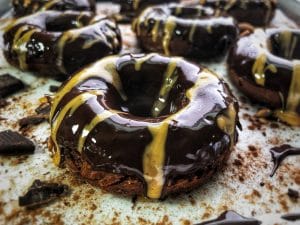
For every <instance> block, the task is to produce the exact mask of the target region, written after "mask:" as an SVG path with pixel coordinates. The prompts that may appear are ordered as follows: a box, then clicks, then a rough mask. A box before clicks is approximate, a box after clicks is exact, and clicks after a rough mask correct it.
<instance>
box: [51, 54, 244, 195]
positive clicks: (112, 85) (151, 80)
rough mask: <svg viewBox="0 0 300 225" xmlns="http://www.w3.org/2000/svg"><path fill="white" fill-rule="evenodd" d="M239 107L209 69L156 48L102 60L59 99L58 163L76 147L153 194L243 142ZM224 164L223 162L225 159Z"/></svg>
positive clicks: (54, 134) (54, 114)
mask: <svg viewBox="0 0 300 225" xmlns="http://www.w3.org/2000/svg"><path fill="white" fill-rule="evenodd" d="M237 112H238V106H237V102H236V101H235V99H234V97H233V96H232V94H231V93H230V91H229V90H228V88H227V86H226V85H225V84H224V82H223V81H222V80H220V79H219V78H218V77H217V76H216V75H215V74H213V73H212V72H211V71H209V70H207V69H205V68H202V67H199V66H197V65H194V64H191V63H189V62H187V61H185V60H183V59H181V58H168V57H163V56H160V55H158V54H149V55H124V56H121V57H118V56H112V57H107V58H104V59H103V60H100V61H98V62H96V63H94V64H93V65H91V66H89V67H87V68H86V69H83V70H82V71H80V72H79V73H77V74H75V75H74V76H73V77H72V78H70V79H69V81H68V82H66V83H65V84H64V85H63V86H62V88H61V89H60V91H59V92H58V93H57V95H56V97H55V98H54V101H53V105H52V110H51V116H50V117H51V128H52V129H51V139H52V142H53V146H54V148H53V151H54V162H55V163H56V164H58V165H59V164H62V163H63V157H64V155H68V152H72V151H75V152H78V153H79V154H80V155H81V156H80V157H81V159H82V160H84V161H86V162H88V164H89V165H90V166H91V167H92V168H93V169H94V170H99V171H107V172H111V173H116V174H126V175H130V176H132V177H134V178H135V179H138V180H140V181H141V182H142V183H143V184H144V185H143V186H144V191H145V192H144V194H145V195H146V196H148V197H150V198H161V197H163V196H164V194H165V193H164V188H165V185H166V184H167V183H168V182H170V181H172V180H173V179H176V178H178V177H180V176H183V177H184V176H188V175H189V174H193V173H195V172H196V171H199V170H204V169H207V168H211V169H212V170H213V168H214V167H215V162H216V161H217V160H218V159H219V158H220V157H222V155H223V154H228V152H229V151H230V149H231V147H232V146H233V145H234V144H235V142H236V140H237V133H236V124H237V122H238V121H237ZM222 163H223V162H222Z"/></svg>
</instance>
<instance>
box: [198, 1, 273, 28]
mask: <svg viewBox="0 0 300 225" xmlns="http://www.w3.org/2000/svg"><path fill="white" fill-rule="evenodd" d="M200 4H201V5H203V6H209V7H213V8H215V9H218V10H221V11H222V13H224V12H225V13H226V14H228V15H230V16H233V17H234V18H235V19H236V20H237V21H238V22H246V23H250V24H252V25H254V26H266V25H268V24H269V22H270V21H271V19H272V18H273V16H274V12H275V9H276V1H275V0H248V1H245V0H233V1H228V0H200Z"/></svg>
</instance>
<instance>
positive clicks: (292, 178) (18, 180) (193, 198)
mask: <svg viewBox="0 0 300 225" xmlns="http://www.w3.org/2000/svg"><path fill="white" fill-rule="evenodd" d="M102 10H103V8H102ZM121 29H122V33H123V35H124V37H125V38H124V43H125V51H126V52H128V51H132V50H133V49H135V48H132V46H135V44H136V40H135V39H134V36H133V34H132V32H131V30H130V27H129V26H121ZM206 66H207V67H208V68H210V69H211V70H213V71H215V72H217V73H218V74H219V75H220V76H222V77H224V78H225V79H226V80H227V75H226V70H225V64H224V62H219V63H206ZM4 73H10V74H12V75H14V76H16V77H18V78H20V79H21V80H23V81H24V82H25V83H26V84H27V85H28V88H27V89H26V90H25V91H23V92H20V93H18V94H16V95H14V96H11V97H10V98H8V100H9V101H10V102H11V104H10V105H9V106H7V107H6V108H4V109H0V116H1V117H4V118H6V119H7V120H5V121H0V131H2V130H6V129H13V130H18V129H19V127H18V125H17V121H18V120H19V119H21V118H23V117H25V116H28V115H32V114H33V113H34V109H35V108H37V106H38V105H39V99H40V98H41V97H43V96H44V95H45V94H50V95H51V94H52V93H50V92H49V86H50V85H58V84H59V83H58V82H57V81H54V80H52V79H49V78H43V77H37V76H34V75H32V74H31V73H24V72H20V71H19V70H18V69H15V68H12V67H11V66H9V65H8V64H7V63H6V61H5V59H4V58H3V56H2V54H1V55H0V74H4ZM230 86H231V87H232V85H230ZM232 88H233V87H232ZM233 90H234V93H235V94H236V96H237V98H238V99H239V100H240V99H244V98H240V96H241V94H240V93H238V92H237V91H236V90H235V89H234V88H233ZM243 101H245V99H244V100H243ZM256 111H257V108H256V106H254V105H251V104H250V103H249V102H248V101H247V100H246V102H245V103H241V112H240V119H241V123H242V126H243V131H241V132H240V136H239V142H238V144H237V146H236V147H235V150H234V151H233V152H232V155H231V157H230V160H229V162H228V165H227V166H226V168H225V169H224V170H223V171H220V172H219V173H218V174H216V176H214V177H213V178H212V179H211V181H210V182H208V183H207V184H206V185H204V186H202V187H200V188H198V189H196V190H195V191H193V192H191V193H188V194H182V195H179V196H177V197H171V198H168V199H167V200H165V201H150V200H146V199H137V200H136V202H133V201H132V199H130V198H122V197H120V196H114V195H111V194H107V193H103V192H102V191H101V190H99V189H95V188H93V187H92V186H90V185H89V184H86V183H85V182H83V181H81V180H79V179H77V178H76V177H75V176H73V175H72V174H70V172H68V171H67V170H66V169H58V168H56V167H55V166H54V165H53V164H52V162H51V158H50V155H49V153H48V150H47V146H46V140H47V138H48V136H49V134H50V131H49V125H48V124H47V123H46V122H45V123H43V124H41V125H38V126H34V127H32V128H31V129H29V130H28V131H26V132H25V134H26V136H28V137H29V138H31V139H32V140H33V141H34V142H35V143H36V145H37V149H36V151H35V154H33V155H30V156H29V157H3V156H1V157H0V224H70V225H73V224H74V225H75V224H115V225H116V224H174V225H176V224H184V225H188V224H193V223H196V222H200V221H203V220H207V219H212V218H215V217H217V216H218V215H220V213H222V212H223V211H224V210H229V209H230V210H235V211H237V212H238V213H240V214H242V215H244V216H247V217H255V218H257V219H259V220H262V221H263V224H264V225H273V224H283V225H284V224H291V225H292V224H296V223H292V222H291V223H288V222H287V221H284V220H281V219H280V216H281V215H282V214H285V213H288V212H300V205H299V201H298V202H293V201H291V199H290V198H289V197H288V195H287V191H288V188H293V189H295V190H300V157H298V156H296V157H289V158H287V159H286V160H285V161H284V163H283V164H282V166H281V167H280V168H279V170H278V171H277V173H276V174H275V176H274V177H272V178H271V177H270V176H269V175H270V172H271V169H272V166H273V163H272V162H271V155H270V153H269V149H270V148H271V147H272V146H275V145H280V144H285V143H288V144H291V145H295V146H300V128H291V127H288V126H285V125H283V124H281V123H277V122H269V121H261V122H260V123H259V124H260V127H259V128H258V127H257V126H253V122H251V121H253V120H255V119H254V117H253V115H254V114H255V112H256ZM271 127H272V128H271ZM249 145H251V146H255V148H256V149H257V150H256V151H255V152H253V151H252V152H251V151H250V150H249ZM35 179H41V180H44V181H53V182H58V183H65V184H68V185H70V186H71V188H72V190H73V191H72V194H71V195H70V196H68V197H65V198H62V199H60V200H58V201H56V202H55V203H53V204H50V205H48V206H45V207H43V208H41V209H37V210H31V211H26V210H24V209H22V208H20V207H19V206H18V197H19V196H21V195H23V194H24V193H25V192H26V190H27V189H28V187H29V186H30V185H31V184H32V182H33V181H34V180H35ZM262 184H264V185H262Z"/></svg>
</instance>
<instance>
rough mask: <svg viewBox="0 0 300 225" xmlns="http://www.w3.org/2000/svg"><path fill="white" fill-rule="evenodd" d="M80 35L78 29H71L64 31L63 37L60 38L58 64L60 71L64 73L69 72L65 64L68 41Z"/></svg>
mask: <svg viewBox="0 0 300 225" xmlns="http://www.w3.org/2000/svg"><path fill="white" fill-rule="evenodd" d="M79 35H80V33H79V32H78V31H77V30H74V29H73V30H69V31H66V32H64V33H63V34H62V35H61V37H60V38H59V40H58V44H57V52H58V56H57V62H56V63H57V65H58V67H59V69H60V71H61V72H62V73H64V74H66V73H67V71H66V68H65V66H64V57H63V55H64V47H65V45H66V43H67V42H69V43H70V42H72V41H74V40H75V39H76V38H77V37H78V36H79Z"/></svg>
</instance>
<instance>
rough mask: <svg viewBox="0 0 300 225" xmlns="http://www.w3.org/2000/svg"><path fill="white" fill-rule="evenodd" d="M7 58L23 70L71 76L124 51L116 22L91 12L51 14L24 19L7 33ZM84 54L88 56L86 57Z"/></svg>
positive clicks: (18, 21)
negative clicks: (89, 65) (92, 63)
mask: <svg viewBox="0 0 300 225" xmlns="http://www.w3.org/2000/svg"><path fill="white" fill-rule="evenodd" d="M4 43H5V49H4V55H5V57H6V59H7V60H8V62H9V63H10V64H12V65H13V66H16V67H18V68H20V69H22V70H30V71H34V72H37V73H39V74H42V75H50V76H55V75H60V74H63V75H70V74H71V73H73V72H75V71H76V70H78V69H79V68H82V67H83V66H84V65H86V64H88V63H91V62H93V61H95V60H96V59H99V58H102V57H104V56H107V55H111V54H115V53H118V52H119V50H120V48H121V37H120V31H119V28H118V27H117V25H116V24H115V22H114V21H112V20H109V19H107V18H97V17H95V16H94V14H92V13H89V12H81V13H79V12H71V11H68V12H65V13H63V14H62V13H61V12H57V11H47V12H40V13H36V14H33V15H30V16H27V17H23V18H20V19H18V20H16V21H14V22H12V24H10V25H9V27H7V28H6V32H5V33H4ZM83 55H84V57H82V56H83Z"/></svg>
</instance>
